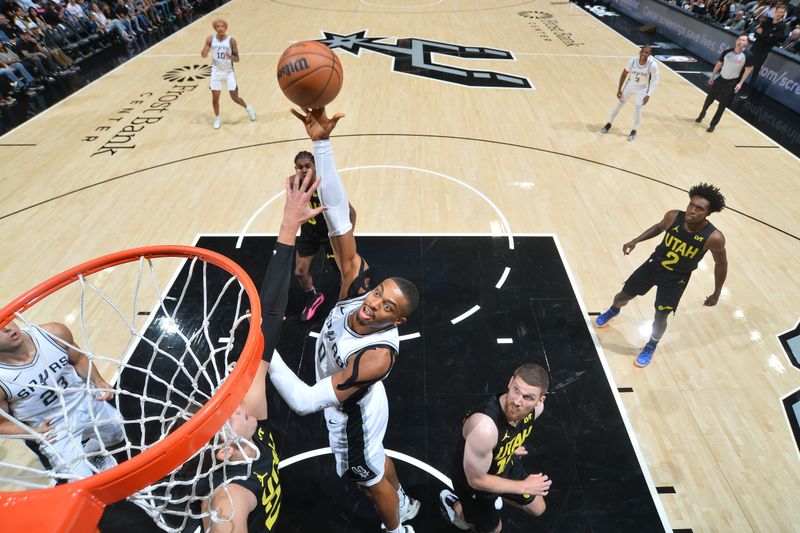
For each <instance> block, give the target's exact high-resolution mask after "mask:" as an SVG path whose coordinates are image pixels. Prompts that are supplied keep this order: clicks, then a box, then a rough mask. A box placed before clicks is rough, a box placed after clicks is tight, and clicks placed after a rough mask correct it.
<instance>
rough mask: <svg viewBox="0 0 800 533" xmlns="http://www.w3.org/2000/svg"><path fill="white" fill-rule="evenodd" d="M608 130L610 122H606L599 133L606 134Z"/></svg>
mask: <svg viewBox="0 0 800 533" xmlns="http://www.w3.org/2000/svg"><path fill="white" fill-rule="evenodd" d="M610 129H611V123H610V122H606V125H605V126H603V129H601V130H600V133H608V130H610Z"/></svg>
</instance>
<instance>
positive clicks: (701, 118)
mask: <svg viewBox="0 0 800 533" xmlns="http://www.w3.org/2000/svg"><path fill="white" fill-rule="evenodd" d="M694 121H695V122H697V123H698V124H699V123H700V122H703V115H700V116H699V117H697V118H696V119H694Z"/></svg>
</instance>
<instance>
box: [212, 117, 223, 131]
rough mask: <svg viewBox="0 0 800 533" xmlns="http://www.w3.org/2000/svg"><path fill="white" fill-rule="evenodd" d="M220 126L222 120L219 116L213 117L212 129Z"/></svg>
mask: <svg viewBox="0 0 800 533" xmlns="http://www.w3.org/2000/svg"><path fill="white" fill-rule="evenodd" d="M220 126H222V120H221V119H220V118H219V117H215V118H214V129H215V130H218V129H219V127H220Z"/></svg>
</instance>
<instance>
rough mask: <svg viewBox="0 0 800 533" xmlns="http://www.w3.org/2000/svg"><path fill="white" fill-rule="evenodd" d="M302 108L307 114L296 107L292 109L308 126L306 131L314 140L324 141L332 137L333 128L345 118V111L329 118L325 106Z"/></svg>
mask: <svg viewBox="0 0 800 533" xmlns="http://www.w3.org/2000/svg"><path fill="white" fill-rule="evenodd" d="M301 109H302V110H303V111H304V112H305V114H302V113H300V112H299V111H297V110H296V109H292V110H291V111H292V114H293V115H294V116H296V117H297V118H298V119H299V120H300V121H301V122H302V123H303V125H304V126H305V127H306V133H307V134H308V137H309V138H310V139H311V140H312V141H322V140H325V139H327V138H328V137H330V136H331V132H332V131H333V128H335V127H336V123H337V122H339V120H341V119H343V118H344V113H336V114H335V115H333V116H332V117H330V118H328V115H327V114H326V113H325V108H324V107H319V108H317V109H311V108H308V107H303V108H301Z"/></svg>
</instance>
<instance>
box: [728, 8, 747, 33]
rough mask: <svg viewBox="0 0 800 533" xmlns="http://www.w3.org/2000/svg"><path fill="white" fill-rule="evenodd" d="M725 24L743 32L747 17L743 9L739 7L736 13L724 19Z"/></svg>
mask: <svg viewBox="0 0 800 533" xmlns="http://www.w3.org/2000/svg"><path fill="white" fill-rule="evenodd" d="M725 26H727V27H728V29H731V30H733V31H735V32H738V33H743V32H744V31H745V27H746V26H747V19H746V18H745V16H744V10H743V9H740V10H739V11H737V12H736V15H734V16H733V17H731V18H729V19H728V20H726V21H725Z"/></svg>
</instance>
